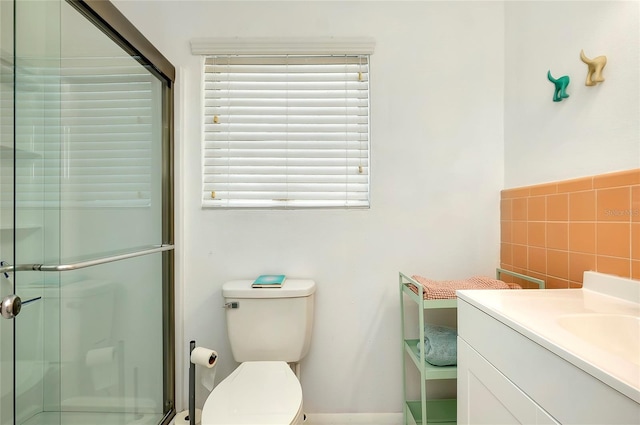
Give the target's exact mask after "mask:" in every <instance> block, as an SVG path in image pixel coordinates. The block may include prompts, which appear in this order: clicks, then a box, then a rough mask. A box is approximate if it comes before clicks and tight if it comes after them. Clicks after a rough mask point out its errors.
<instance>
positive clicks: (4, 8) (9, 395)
mask: <svg viewBox="0 0 640 425" xmlns="http://www.w3.org/2000/svg"><path fill="white" fill-rule="evenodd" d="M13 81H14V79H13V2H6V1H0V261H2V263H0V267H8V265H10V264H13V263H14V259H13V253H14V243H13V241H14V227H13V169H14V167H13V158H14V144H13ZM9 276H10V275H9V273H4V272H2V273H0V300H1V299H4V298H5V297H7V296H10V295H11V294H13V283H12V281H11V280H10V279H9ZM12 423H13V322H12V321H11V320H4V319H2V318H0V424H1V425H8V424H12Z"/></svg>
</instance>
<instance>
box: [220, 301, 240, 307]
mask: <svg viewBox="0 0 640 425" xmlns="http://www.w3.org/2000/svg"><path fill="white" fill-rule="evenodd" d="M223 308H240V302H238V301H231V302H228V303H225V304H224V307H223Z"/></svg>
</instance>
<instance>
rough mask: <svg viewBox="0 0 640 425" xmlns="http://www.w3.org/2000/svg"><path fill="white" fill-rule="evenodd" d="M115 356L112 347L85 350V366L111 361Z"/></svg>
mask: <svg viewBox="0 0 640 425" xmlns="http://www.w3.org/2000/svg"><path fill="white" fill-rule="evenodd" d="M115 358H116V350H115V348H113V347H105V348H96V349H94V350H89V351H87V355H86V356H85V362H86V364H87V366H98V365H104V364H110V363H113V360H114V359H115Z"/></svg>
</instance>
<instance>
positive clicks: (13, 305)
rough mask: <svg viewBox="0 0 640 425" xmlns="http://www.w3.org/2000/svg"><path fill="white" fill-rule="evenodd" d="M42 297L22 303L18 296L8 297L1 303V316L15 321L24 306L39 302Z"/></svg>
mask: <svg viewBox="0 0 640 425" xmlns="http://www.w3.org/2000/svg"><path fill="white" fill-rule="evenodd" d="M41 298H42V297H35V298H31V299H29V300H26V301H22V300H21V299H20V297H19V296H17V295H16V294H11V295H7V296H6V297H4V298H3V299H2V302H0V316H2V317H4V318H5V319H13V318H14V317H16V316H17V315H18V313H20V311H21V310H22V306H24V305H27V304H29V303H32V302H34V301H38V300H39V299H41Z"/></svg>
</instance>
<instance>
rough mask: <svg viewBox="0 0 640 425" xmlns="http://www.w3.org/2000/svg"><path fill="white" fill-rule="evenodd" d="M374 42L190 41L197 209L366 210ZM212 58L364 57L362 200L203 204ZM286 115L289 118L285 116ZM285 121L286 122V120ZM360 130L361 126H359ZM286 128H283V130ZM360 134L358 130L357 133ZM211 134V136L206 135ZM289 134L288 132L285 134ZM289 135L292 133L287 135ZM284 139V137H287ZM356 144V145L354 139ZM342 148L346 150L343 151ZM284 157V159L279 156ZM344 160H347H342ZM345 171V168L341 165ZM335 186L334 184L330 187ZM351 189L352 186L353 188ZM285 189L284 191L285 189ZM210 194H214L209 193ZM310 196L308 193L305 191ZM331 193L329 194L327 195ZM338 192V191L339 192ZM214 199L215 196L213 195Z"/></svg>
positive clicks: (352, 39) (300, 40) (205, 202)
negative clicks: (196, 119) (195, 69)
mask: <svg viewBox="0 0 640 425" xmlns="http://www.w3.org/2000/svg"><path fill="white" fill-rule="evenodd" d="M374 45H375V43H374V42H373V40H372V39H371V38H366V37H358V38H348V39H335V38H306V39H282V38H277V39H274V38H259V39H241V38H215V39H194V40H192V41H191V47H192V53H193V54H194V55H200V56H201V71H200V72H201V84H202V88H201V90H200V92H201V96H202V98H201V101H202V104H201V107H202V110H201V114H200V117H201V120H202V123H201V124H202V125H201V138H202V139H201V143H202V145H201V155H200V157H201V161H202V164H201V189H202V190H201V206H202V208H206V209H215V210H219V209H243V210H252V209H268V210H278V209H367V208H370V193H371V190H370V183H371V179H370V172H369V169H370V159H371V143H370V133H371V131H370V130H371V126H370V91H371V90H370V86H369V81H368V67H369V66H370V57H371V54H372V53H373V49H374ZM212 56H230V57H233V58H238V57H240V58H241V57H243V56H262V57H264V56H277V57H282V58H285V57H297V56H310V57H322V56H325V57H333V58H335V57H353V56H356V57H363V58H366V66H367V68H366V69H367V80H366V99H365V100H366V119H365V124H366V130H365V131H366V136H365V138H366V140H365V145H366V147H365V148H364V149H362V147H358V149H355V150H354V151H358V152H364V153H365V155H366V157H365V161H366V173H364V174H365V175H364V176H362V177H359V181H360V183H358V185H359V186H360V192H359V193H360V194H361V196H362V194H363V193H364V192H363V191H362V189H361V188H362V187H365V188H366V189H365V191H366V193H364V198H361V199H359V200H358V201H354V200H351V201H349V191H346V192H345V193H344V198H343V199H342V200H341V201H340V203H338V201H336V200H327V201H326V202H324V203H322V201H317V200H316V201H313V202H309V203H307V204H305V202H304V201H300V200H291V199H287V200H284V199H273V200H269V199H268V197H266V198H264V199H263V200H262V201H261V202H256V203H254V204H250V203H249V204H248V205H242V204H241V203H239V202H233V200H231V201H229V200H227V201H223V202H220V203H217V204H214V203H213V202H207V200H208V199H207V198H208V195H209V190H205V189H206V187H205V184H206V183H205V178H206V174H205V161H206V158H205V155H206V150H207V148H206V145H205V144H206V143H207V141H206V140H205V139H206V134H207V133H206V131H205V126H206V125H210V124H211V123H208V122H207V121H205V116H206V111H205V97H206V94H205V92H206V90H205V83H206V81H205V80H206V75H207V72H206V70H205V61H206V60H207V58H210V57H212ZM287 116H289V115H288V114H287ZM342 119H348V115H345V116H342ZM287 122H288V119H287ZM360 127H361V128H362V124H360ZM288 128H289V127H288V126H287V129H288ZM358 131H360V132H362V129H360V130H358ZM209 134H211V133H209ZM287 134H289V133H287ZM291 134H293V133H291ZM287 139H288V136H287ZM357 143H360V140H358V142H357ZM343 144H344V146H345V147H346V146H347V145H348V143H347V142H346V140H345V141H344V142H343ZM344 149H346V148H344ZM283 158H284V157H283ZM345 161H348V160H347V159H345ZM345 168H346V166H345ZM357 168H359V170H358V171H357V172H358V173H362V167H357ZM278 174H279V175H283V174H282V173H278ZM349 178H350V177H349V174H348V173H347V172H345V173H344V175H343V177H342V179H344V180H348V179H349ZM363 178H366V183H364V186H363V184H362V181H363ZM349 185H350V183H348V184H345V186H349ZM334 186H337V185H334ZM354 187H355V186H354ZM287 190H288V189H287ZM339 192H340V190H338V189H336V191H335V193H339ZM212 193H214V192H212ZM309 193H312V192H309ZM329 193H332V192H329ZM340 193H342V192H340ZM214 196H215V195H214Z"/></svg>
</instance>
